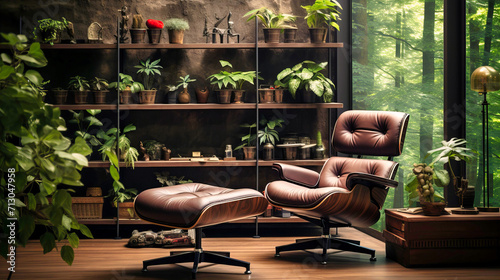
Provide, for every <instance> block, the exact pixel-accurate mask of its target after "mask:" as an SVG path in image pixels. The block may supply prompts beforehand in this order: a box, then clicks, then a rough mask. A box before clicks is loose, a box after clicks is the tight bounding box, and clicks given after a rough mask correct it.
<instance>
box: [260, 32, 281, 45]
mask: <svg viewBox="0 0 500 280" xmlns="http://www.w3.org/2000/svg"><path fill="white" fill-rule="evenodd" d="M280 32H281V29H279V28H264V42H266V43H279V42H280Z"/></svg>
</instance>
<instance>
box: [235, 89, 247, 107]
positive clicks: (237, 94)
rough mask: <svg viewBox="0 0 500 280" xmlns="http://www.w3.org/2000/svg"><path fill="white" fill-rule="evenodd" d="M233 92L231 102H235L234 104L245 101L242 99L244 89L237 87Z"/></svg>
mask: <svg viewBox="0 0 500 280" xmlns="http://www.w3.org/2000/svg"><path fill="white" fill-rule="evenodd" d="M233 92H234V100H233V103H236V104H239V103H245V102H244V101H243V97H244V93H245V91H244V90H242V89H238V90H233Z"/></svg>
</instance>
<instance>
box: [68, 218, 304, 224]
mask: <svg viewBox="0 0 500 280" xmlns="http://www.w3.org/2000/svg"><path fill="white" fill-rule="evenodd" d="M78 222H79V223H82V224H86V225H115V224H116V218H112V219H78ZM229 223H232V224H250V223H255V217H250V218H245V219H241V220H236V221H232V222H229ZM259 223H265V224H272V223H307V221H305V220H303V219H301V218H299V217H296V216H292V217H290V218H279V217H259ZM147 224H150V223H149V222H146V221H144V220H140V219H120V225H147Z"/></svg>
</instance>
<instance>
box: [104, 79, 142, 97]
mask: <svg viewBox="0 0 500 280" xmlns="http://www.w3.org/2000/svg"><path fill="white" fill-rule="evenodd" d="M119 77H120V88H118V82H112V83H110V84H109V87H108V88H114V89H117V90H120V103H123V104H130V103H132V94H133V93H138V92H141V91H142V90H144V85H142V84H141V83H139V82H136V81H134V79H132V77H131V76H130V75H127V74H123V73H120V74H119Z"/></svg>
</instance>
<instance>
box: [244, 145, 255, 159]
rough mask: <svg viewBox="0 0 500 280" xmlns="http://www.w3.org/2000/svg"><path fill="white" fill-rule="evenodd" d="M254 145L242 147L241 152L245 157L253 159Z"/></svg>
mask: <svg viewBox="0 0 500 280" xmlns="http://www.w3.org/2000/svg"><path fill="white" fill-rule="evenodd" d="M256 150H257V149H256V147H243V153H244V154H245V159H255V151H256Z"/></svg>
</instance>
